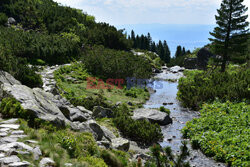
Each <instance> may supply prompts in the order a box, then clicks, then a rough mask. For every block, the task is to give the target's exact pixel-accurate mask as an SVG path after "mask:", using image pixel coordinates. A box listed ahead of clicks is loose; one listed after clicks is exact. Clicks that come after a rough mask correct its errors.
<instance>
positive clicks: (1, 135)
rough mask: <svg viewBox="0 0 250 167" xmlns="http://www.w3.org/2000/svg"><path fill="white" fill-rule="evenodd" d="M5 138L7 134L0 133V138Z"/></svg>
mask: <svg viewBox="0 0 250 167" xmlns="http://www.w3.org/2000/svg"><path fill="white" fill-rule="evenodd" d="M6 136H8V133H6V132H2V133H0V137H6Z"/></svg>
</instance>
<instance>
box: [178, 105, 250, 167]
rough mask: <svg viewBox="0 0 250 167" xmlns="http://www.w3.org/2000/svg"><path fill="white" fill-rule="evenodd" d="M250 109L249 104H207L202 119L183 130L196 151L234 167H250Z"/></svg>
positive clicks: (194, 121)
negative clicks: (198, 150) (197, 149)
mask: <svg viewBox="0 0 250 167" xmlns="http://www.w3.org/2000/svg"><path fill="white" fill-rule="evenodd" d="M249 118H250V105H247V104H246V103H244V102H242V103H231V102H226V103H220V102H214V103H213V104H205V105H204V106H203V107H202V110H201V117H200V118H197V119H193V120H192V121H190V122H188V123H187V124H186V127H185V128H184V129H183V130H182V132H183V135H184V137H188V138H190V139H191V143H192V146H193V147H194V148H200V149H201V150H202V152H203V153H205V154H206V155H207V156H211V157H214V158H215V160H217V161H221V162H226V163H228V164H229V165H231V166H244V167H247V166H249V165H250V144H249V143H250V124H249V121H250V119H249Z"/></svg>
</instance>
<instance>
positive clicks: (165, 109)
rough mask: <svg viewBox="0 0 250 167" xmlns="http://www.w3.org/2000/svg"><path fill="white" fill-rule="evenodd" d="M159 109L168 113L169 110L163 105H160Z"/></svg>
mask: <svg viewBox="0 0 250 167" xmlns="http://www.w3.org/2000/svg"><path fill="white" fill-rule="evenodd" d="M160 111H161V112H165V113H167V114H168V115H170V110H169V109H167V108H165V107H163V106H161V107H160Z"/></svg>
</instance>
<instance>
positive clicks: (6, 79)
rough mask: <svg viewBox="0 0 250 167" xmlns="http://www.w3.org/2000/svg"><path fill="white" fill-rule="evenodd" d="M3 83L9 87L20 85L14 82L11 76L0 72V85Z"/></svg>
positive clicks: (16, 81)
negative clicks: (9, 85)
mask: <svg viewBox="0 0 250 167" xmlns="http://www.w3.org/2000/svg"><path fill="white" fill-rule="evenodd" d="M3 83H8V84H11V85H21V82H19V81H18V80H16V79H15V78H14V77H13V76H12V75H10V74H9V73H7V72H5V71H1V70H0V85H1V84H3Z"/></svg>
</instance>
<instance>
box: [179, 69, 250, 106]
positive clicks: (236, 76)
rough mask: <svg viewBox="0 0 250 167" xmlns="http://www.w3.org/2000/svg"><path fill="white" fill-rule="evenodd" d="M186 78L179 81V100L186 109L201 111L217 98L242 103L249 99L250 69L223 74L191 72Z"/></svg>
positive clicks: (216, 72)
mask: <svg viewBox="0 0 250 167" xmlns="http://www.w3.org/2000/svg"><path fill="white" fill-rule="evenodd" d="M185 75H186V77H185V78H181V79H180V80H179V85H178V89H179V91H178V94H177V95H178V99H179V100H180V101H181V102H182V103H183V105H184V106H185V107H190V108H193V109H199V107H200V105H202V103H204V102H211V101H213V100H215V99H216V98H219V99H220V100H222V101H226V100H230V101H241V100H243V99H249V97H250V92H249V85H250V77H249V76H250V69H249V68H246V69H245V68H238V69H228V71H226V72H224V73H221V72H219V71H218V70H215V71H213V72H210V71H189V72H185Z"/></svg>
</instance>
